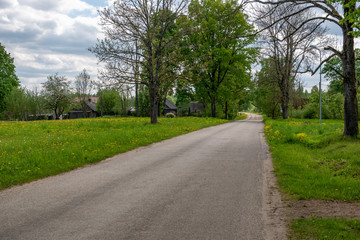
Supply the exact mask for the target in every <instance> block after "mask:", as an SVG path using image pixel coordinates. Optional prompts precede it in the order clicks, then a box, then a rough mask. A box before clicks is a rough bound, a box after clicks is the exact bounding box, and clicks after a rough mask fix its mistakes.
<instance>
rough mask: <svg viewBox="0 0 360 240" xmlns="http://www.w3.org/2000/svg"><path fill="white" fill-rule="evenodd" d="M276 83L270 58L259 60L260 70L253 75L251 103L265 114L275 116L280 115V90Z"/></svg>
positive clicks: (273, 66)
mask: <svg viewBox="0 0 360 240" xmlns="http://www.w3.org/2000/svg"><path fill="white" fill-rule="evenodd" d="M276 83H277V75H276V71H275V65H274V62H273V61H272V59H263V60H262V61H261V70H260V71H259V72H257V73H256V76H255V91H254V94H253V98H254V99H253V104H254V105H255V107H257V109H258V110H260V111H261V112H263V113H265V114H266V115H267V116H269V117H272V118H277V117H278V116H280V115H281V112H280V108H281V95H282V93H281V90H280V88H279V86H278V85H277V84H276Z"/></svg>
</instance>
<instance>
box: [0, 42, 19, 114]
mask: <svg viewBox="0 0 360 240" xmlns="http://www.w3.org/2000/svg"><path fill="white" fill-rule="evenodd" d="M18 86H20V82H19V79H18V77H17V76H16V73H15V65H14V58H12V57H11V56H10V53H7V52H6V50H5V47H4V46H2V45H1V43H0V113H1V112H3V111H4V110H5V109H6V103H5V97H6V95H8V94H9V93H10V92H11V90H12V89H13V88H16V87H18Z"/></svg>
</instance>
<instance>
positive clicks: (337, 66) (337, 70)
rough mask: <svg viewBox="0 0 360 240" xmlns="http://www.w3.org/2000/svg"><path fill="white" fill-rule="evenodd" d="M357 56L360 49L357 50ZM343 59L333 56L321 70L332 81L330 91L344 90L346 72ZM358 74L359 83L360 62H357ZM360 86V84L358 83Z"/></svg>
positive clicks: (359, 54) (359, 53)
mask: <svg viewBox="0 0 360 240" xmlns="http://www.w3.org/2000/svg"><path fill="white" fill-rule="evenodd" d="M355 56H356V57H359V56H360V49H356V50H355ZM342 67H343V66H342V61H341V59H340V58H339V57H337V56H336V57H333V58H331V59H330V60H329V61H327V62H326V63H325V65H324V67H323V69H322V70H321V73H322V74H324V75H325V78H326V79H328V80H329V81H330V86H329V92H332V93H336V92H341V93H343V92H344V84H343V78H344V73H343V69H342ZM355 67H356V75H357V78H358V83H359V81H360V62H359V61H357V62H356V63H355ZM358 86H359V85H358Z"/></svg>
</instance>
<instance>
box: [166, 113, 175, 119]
mask: <svg viewBox="0 0 360 240" xmlns="http://www.w3.org/2000/svg"><path fill="white" fill-rule="evenodd" d="M165 117H167V118H174V117H176V115H175V113H173V112H169V113H167V114H165Z"/></svg>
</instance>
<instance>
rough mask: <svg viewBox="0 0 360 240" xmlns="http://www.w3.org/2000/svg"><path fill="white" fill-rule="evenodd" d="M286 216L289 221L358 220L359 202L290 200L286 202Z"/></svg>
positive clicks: (359, 212)
mask: <svg viewBox="0 0 360 240" xmlns="http://www.w3.org/2000/svg"><path fill="white" fill-rule="evenodd" d="M286 215H287V216H288V218H289V219H299V218H309V217H322V218H348V219H352V218H358V219H360V202H345V201H326V200H290V201H288V202H287V207H286Z"/></svg>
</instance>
